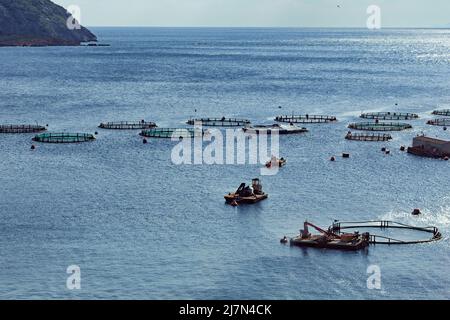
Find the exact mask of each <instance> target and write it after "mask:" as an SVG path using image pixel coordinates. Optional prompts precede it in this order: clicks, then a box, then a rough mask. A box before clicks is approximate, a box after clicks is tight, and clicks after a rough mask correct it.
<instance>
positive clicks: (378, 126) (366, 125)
mask: <svg viewBox="0 0 450 320" xmlns="http://www.w3.org/2000/svg"><path fill="white" fill-rule="evenodd" d="M348 127H349V129H353V130H364V131H402V130H407V129H411V128H412V126H411V125H410V124H408V123H394V122H360V123H351V124H349V126H348Z"/></svg>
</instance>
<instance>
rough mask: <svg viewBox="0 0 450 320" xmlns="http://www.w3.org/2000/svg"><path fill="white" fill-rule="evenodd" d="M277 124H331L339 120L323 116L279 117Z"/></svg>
mask: <svg viewBox="0 0 450 320" xmlns="http://www.w3.org/2000/svg"><path fill="white" fill-rule="evenodd" d="M275 121H277V122H285V123H329V122H336V121H337V118H336V117H334V116H323V115H308V114H305V115H297V116H294V115H292V116H277V117H275Z"/></svg>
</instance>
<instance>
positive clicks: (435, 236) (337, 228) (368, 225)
mask: <svg viewBox="0 0 450 320" xmlns="http://www.w3.org/2000/svg"><path fill="white" fill-rule="evenodd" d="M352 229H353V230H354V229H379V230H387V229H397V230H410V231H416V232H422V233H426V234H429V235H431V236H430V237H427V238H422V239H414V240H411V239H405V240H401V239H394V238H391V237H386V236H380V235H375V234H370V238H369V243H370V244H387V245H398V244H420V243H430V242H435V241H439V240H441V239H442V234H441V233H440V232H439V229H438V228H436V227H415V226H410V225H407V224H403V223H400V222H395V221H360V222H339V221H336V222H334V223H333V225H332V226H330V230H332V231H333V232H335V233H337V234H342V233H344V232H345V230H352ZM343 231H344V232H343Z"/></svg>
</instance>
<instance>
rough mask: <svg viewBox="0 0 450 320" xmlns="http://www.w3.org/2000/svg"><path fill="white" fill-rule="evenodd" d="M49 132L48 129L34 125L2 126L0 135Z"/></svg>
mask: <svg viewBox="0 0 450 320" xmlns="http://www.w3.org/2000/svg"><path fill="white" fill-rule="evenodd" d="M45 130H47V128H46V127H44V126H40V125H33V124H2V125H0V133H36V132H42V131H45Z"/></svg>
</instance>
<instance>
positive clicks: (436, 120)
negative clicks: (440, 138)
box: [427, 118, 450, 127]
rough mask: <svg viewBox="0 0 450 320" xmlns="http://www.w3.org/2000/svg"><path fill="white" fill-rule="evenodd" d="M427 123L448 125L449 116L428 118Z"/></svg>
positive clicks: (449, 123) (449, 121) (449, 124)
mask: <svg viewBox="0 0 450 320" xmlns="http://www.w3.org/2000/svg"><path fill="white" fill-rule="evenodd" d="M427 124H429V125H432V126H443V127H448V126H450V118H442V119H434V120H429V121H428V122H427Z"/></svg>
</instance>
